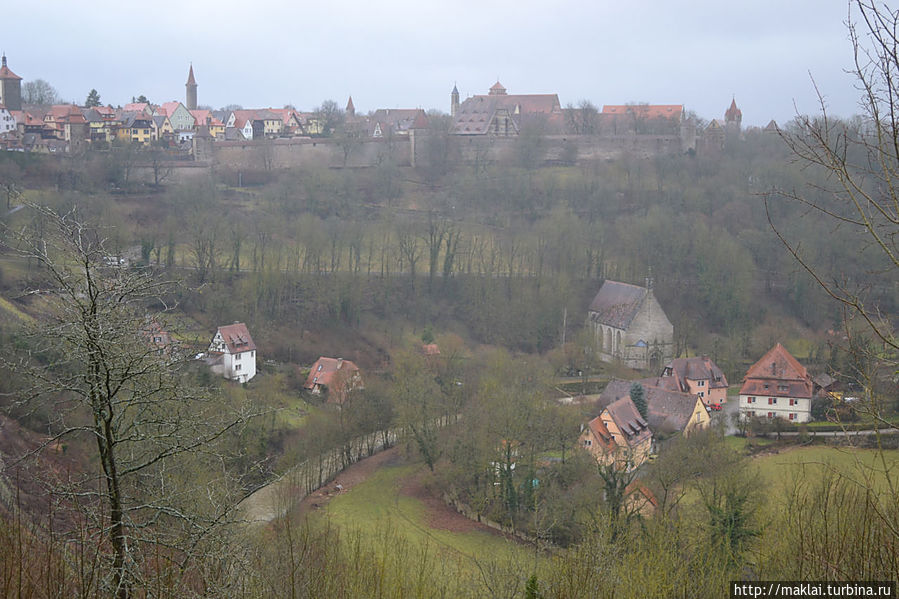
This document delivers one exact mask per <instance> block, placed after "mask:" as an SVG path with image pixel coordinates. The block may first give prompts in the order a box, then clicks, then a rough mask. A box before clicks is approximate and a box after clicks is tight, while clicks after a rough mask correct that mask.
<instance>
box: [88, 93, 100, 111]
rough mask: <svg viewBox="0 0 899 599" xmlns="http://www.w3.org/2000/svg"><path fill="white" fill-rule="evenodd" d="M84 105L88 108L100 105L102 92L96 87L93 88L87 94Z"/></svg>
mask: <svg viewBox="0 0 899 599" xmlns="http://www.w3.org/2000/svg"><path fill="white" fill-rule="evenodd" d="M84 105H85V106H86V107H87V108H95V107H97V106H99V105H100V94H99V93H98V92H97V90H95V89H91V91H90V92H88V94H87V99H86V100H85V101H84Z"/></svg>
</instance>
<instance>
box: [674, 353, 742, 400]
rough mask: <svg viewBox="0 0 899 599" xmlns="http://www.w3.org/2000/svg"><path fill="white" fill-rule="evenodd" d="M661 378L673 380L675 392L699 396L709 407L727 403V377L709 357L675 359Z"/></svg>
mask: <svg viewBox="0 0 899 599" xmlns="http://www.w3.org/2000/svg"><path fill="white" fill-rule="evenodd" d="M661 378H665V379H672V380H673V384H674V386H675V389H674V390H675V391H680V392H682V393H690V394H694V395H698V396H699V398H700V399H701V400H702V401H703V403H704V404H705V405H707V406H710V405H717V406H720V405H723V404H724V403H726V402H727V377H725V376H724V372H723V371H722V370H721V369H720V368H718V365H717V364H715V362H713V361H712V360H711V359H710V358H709V357H708V356H701V357H694V358H675V359H673V360H671V361H670V362H668V364H666V365H665V367H664V368H663V369H662V375H661Z"/></svg>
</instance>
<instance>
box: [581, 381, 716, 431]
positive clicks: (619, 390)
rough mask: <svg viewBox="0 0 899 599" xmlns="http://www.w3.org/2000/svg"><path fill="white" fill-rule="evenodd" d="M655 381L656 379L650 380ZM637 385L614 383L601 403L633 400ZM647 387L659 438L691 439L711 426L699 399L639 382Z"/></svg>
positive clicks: (652, 425)
mask: <svg viewBox="0 0 899 599" xmlns="http://www.w3.org/2000/svg"><path fill="white" fill-rule="evenodd" d="M649 380H652V379H649ZM634 382H635V381H624V380H620V379H613V380H612V381H610V382H609V384H608V385H607V386H606V388H605V390H604V391H603V392H602V394H601V395H600V396H599V403H600V404H601V405H602V404H606V403H611V402H615V401H619V400H620V399H622V398H625V397H627V398H630V392H631V386H632V385H633V384H634ZM636 382H640V383H641V384H642V385H643V395H644V397H645V398H646V420H647V421H648V422H649V427H650V428H651V429H652V431H653V434H654V435H656V436H657V437H661V436H668V435H672V434H677V433H682V434H684V435H689V434H690V433H691V432H692V431H693V430H696V429H702V428H705V427H707V426H708V425H709V422H710V420H711V419H710V418H709V413H708V411H707V410H706V409H705V404H703V403H702V401H701V400H700V399H699V396H698V395H695V394H692V393H681V392H680V391H672V390H671V389H666V388H664V387H657V386H653V385H651V384H648V381H646V380H644V381H636Z"/></svg>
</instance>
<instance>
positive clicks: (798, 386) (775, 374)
mask: <svg viewBox="0 0 899 599" xmlns="http://www.w3.org/2000/svg"><path fill="white" fill-rule="evenodd" d="M813 389H814V384H813V383H812V379H811V377H810V376H809V375H808V371H807V370H806V369H805V367H804V366H803V365H802V364H800V363H799V361H798V360H796V358H794V357H793V356H792V355H790V352H788V351H787V350H786V348H785V347H784V346H783V345H781V344H780V343H778V344H777V345H775V346H774V347H772V348H771V349H770V350H768V353H766V354H765V355H764V356H762V358H761V359H760V360H759V361H758V362H756V363H755V364H753V365H752V366H750V368H749V370H748V371H747V372H746V376H745V377H744V378H743V386H742V387H741V388H740V395H763V396H771V397H796V398H800V397H804V398H810V397H811V396H812V391H813Z"/></svg>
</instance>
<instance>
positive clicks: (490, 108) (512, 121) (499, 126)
mask: <svg viewBox="0 0 899 599" xmlns="http://www.w3.org/2000/svg"><path fill="white" fill-rule="evenodd" d="M453 90H454V96H453V97H454V98H457V97H458V91H456V88H455V87H454V88H453ZM452 114H453V128H452V133H454V134H455V135H491V136H495V137H511V136H515V135H518V134H519V131H520V130H521V127H522V126H523V125H526V124H527V123H528V122H529V121H536V120H540V121H542V124H543V125H544V126H549V127H552V126H556V127H558V128H561V126H562V124H563V121H564V118H563V112H562V104H561V103H560V102H559V96H558V94H509V93H508V92H507V91H506V88H505V87H503V85H502V84H501V83H500V82H499V81H497V82H496V83H494V84H493V86H492V87H491V88H490V90H489V92H488V93H487V95H475V96H471V97H470V98H467V99H466V100H465V101H463V102H462V103H461V104H459V105H458V106H456V105H454V106H453V112H452Z"/></svg>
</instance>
